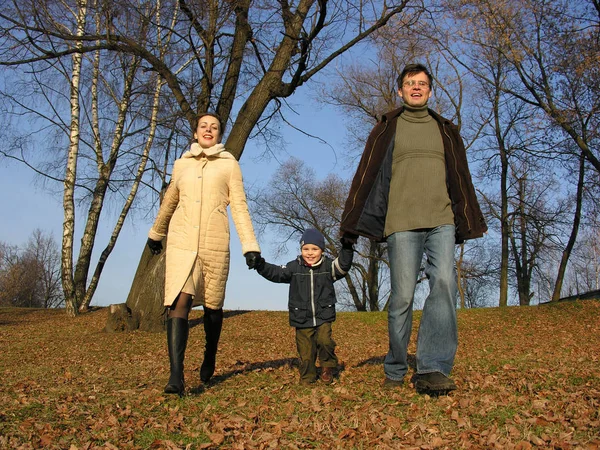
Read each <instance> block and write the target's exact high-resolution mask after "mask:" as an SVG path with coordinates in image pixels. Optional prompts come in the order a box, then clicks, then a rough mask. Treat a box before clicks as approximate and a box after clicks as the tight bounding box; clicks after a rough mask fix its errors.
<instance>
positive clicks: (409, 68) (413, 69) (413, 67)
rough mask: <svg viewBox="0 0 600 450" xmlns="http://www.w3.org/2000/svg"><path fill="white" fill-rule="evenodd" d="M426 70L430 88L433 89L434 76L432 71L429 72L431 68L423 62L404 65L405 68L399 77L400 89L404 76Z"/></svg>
mask: <svg viewBox="0 0 600 450" xmlns="http://www.w3.org/2000/svg"><path fill="white" fill-rule="evenodd" d="M421 72H424V73H425V75H427V78H429V87H430V89H433V77H432V76H431V73H429V69H428V68H427V67H426V66H424V65H423V64H408V65H406V66H405V67H404V69H403V70H402V73H401V74H400V76H399V77H398V80H397V81H398V89H402V83H403V82H404V78H405V77H407V76H409V75H416V74H418V73H421Z"/></svg>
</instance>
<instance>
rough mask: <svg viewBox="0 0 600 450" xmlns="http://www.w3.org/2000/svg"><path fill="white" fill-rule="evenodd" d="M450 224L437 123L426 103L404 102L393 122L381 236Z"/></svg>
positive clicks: (451, 221) (443, 163)
mask: <svg viewBox="0 0 600 450" xmlns="http://www.w3.org/2000/svg"><path fill="white" fill-rule="evenodd" d="M453 224H454V214H453V213H452V205H451V203H450V198H449V196H448V189H447V187H446V164H445V161H444V145H443V143H442V136H441V134H440V129H439V127H438V124H437V122H436V121H435V120H434V119H433V117H431V116H430V115H429V113H428V112H427V106H424V107H422V108H412V107H410V106H405V109H404V111H403V112H402V114H401V115H400V117H398V119H397V124H396V137H395V141H394V154H393V161H392V180H391V183H390V195H389V203H388V210H387V215H386V218H385V231H384V232H385V236H389V235H390V234H393V233H395V232H397V231H408V230H416V229H420V228H435V227H437V226H440V225H453Z"/></svg>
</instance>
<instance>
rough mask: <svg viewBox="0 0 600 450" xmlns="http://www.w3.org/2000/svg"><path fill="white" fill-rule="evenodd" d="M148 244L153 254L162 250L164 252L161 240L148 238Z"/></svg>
mask: <svg viewBox="0 0 600 450" xmlns="http://www.w3.org/2000/svg"><path fill="white" fill-rule="evenodd" d="M146 245H147V246H148V248H149V249H150V252H151V253H152V254H153V255H158V254H160V252H162V249H163V246H162V242H161V241H155V240H154V239H150V238H148V241H147V242H146Z"/></svg>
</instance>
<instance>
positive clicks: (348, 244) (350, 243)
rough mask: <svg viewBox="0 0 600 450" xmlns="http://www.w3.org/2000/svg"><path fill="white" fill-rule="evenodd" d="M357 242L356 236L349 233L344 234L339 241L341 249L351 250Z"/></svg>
mask: <svg viewBox="0 0 600 450" xmlns="http://www.w3.org/2000/svg"><path fill="white" fill-rule="evenodd" d="M357 240H358V236H357V235H355V234H351V233H344V235H343V236H342V238H341V239H340V242H341V243H342V248H353V247H354V244H356V241H357Z"/></svg>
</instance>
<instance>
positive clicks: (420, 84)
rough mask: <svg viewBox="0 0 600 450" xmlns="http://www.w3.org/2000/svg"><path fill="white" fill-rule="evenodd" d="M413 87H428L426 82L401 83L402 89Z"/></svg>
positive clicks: (409, 81)
mask: <svg viewBox="0 0 600 450" xmlns="http://www.w3.org/2000/svg"><path fill="white" fill-rule="evenodd" d="M415 85H418V86H419V87H421V88H426V87H429V83H428V82H427V81H416V80H408V81H405V82H404V83H402V86H404V87H413V86H415Z"/></svg>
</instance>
